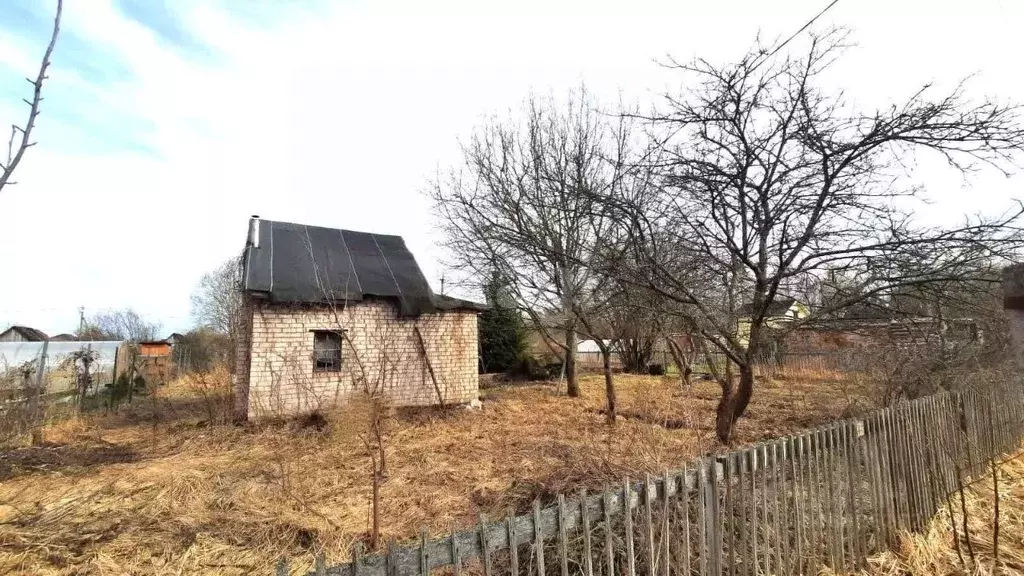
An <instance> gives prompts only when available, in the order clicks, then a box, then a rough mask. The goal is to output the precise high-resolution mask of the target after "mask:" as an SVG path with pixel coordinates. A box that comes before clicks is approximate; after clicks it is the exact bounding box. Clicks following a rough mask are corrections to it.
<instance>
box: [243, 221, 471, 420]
mask: <svg viewBox="0 0 1024 576" xmlns="http://www.w3.org/2000/svg"><path fill="white" fill-rule="evenodd" d="M241 274H242V285H243V286H242V288H243V306H242V314H241V315H240V316H241V319H240V321H239V330H238V333H239V337H238V338H237V348H236V366H235V376H234V378H235V380H234V388H235V416H236V419H239V420H242V419H254V418H259V417H263V416H282V415H289V414H297V413H303V412H311V411H315V410H320V409H324V408H327V407H329V406H331V405H334V404H338V403H342V402H344V401H345V400H346V399H347V398H348V397H350V396H352V395H353V394H357V393H362V392H365V391H368V390H369V391H373V392H376V393H380V394H382V395H383V396H384V397H386V398H387V399H388V400H389V401H390V402H391V403H392V404H393V405H395V406H428V405H435V404H446V405H447V404H462V403H468V402H471V401H473V400H476V399H477V398H478V396H479V388H478V375H477V372H478V370H477V367H478V362H479V359H478V351H477V313H478V312H480V311H481V310H483V309H484V308H485V307H484V306H483V305H480V304H477V303H474V302H469V301H466V300H459V299H455V298H450V297H447V296H443V295H438V294H434V293H433V292H432V291H431V289H430V285H429V284H428V283H427V280H426V278H425V277H424V276H423V273H422V272H421V271H420V269H419V266H418V265H417V264H416V260H415V259H414V258H413V256H412V253H411V252H409V250H408V248H406V246H405V242H404V241H403V240H402V238H401V237H399V236H387V235H381V234H370V233H366V232H353V231H350V230H338V229H331V228H322V227H317V226H306V225H303V224H293V223H289V222H277V221H271V220H261V219H259V217H256V216H254V217H253V218H252V219H251V220H250V222H249V235H248V239H247V241H246V247H245V251H244V253H243V255H242V270H241Z"/></svg>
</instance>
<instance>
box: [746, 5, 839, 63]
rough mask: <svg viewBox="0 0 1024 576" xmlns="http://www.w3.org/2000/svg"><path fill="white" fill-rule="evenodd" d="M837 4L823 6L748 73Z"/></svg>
mask: <svg viewBox="0 0 1024 576" xmlns="http://www.w3.org/2000/svg"><path fill="white" fill-rule="evenodd" d="M838 3H839V0H832V2H830V3H829V5H828V6H825V9H824V10H822V11H821V12H818V13H817V14H816V15H815V16H814V18H811V19H810V20H808V21H807V23H806V24H804V25H803V26H801V27H800V29H799V30H797V31H796V32H794V33H793V35H792V36H790V37H789V38H786V40H785V41H784V42H783V43H782V44H779V45H778V46H776V47H775V49H774V50H772V51H771V52H769V53H768V54H767V55H765V57H764V58H763V59H762V60H761V61H760V62H758V63H757V64H754V66H753V67H751V68H750V71H751V72H753V71H754V70H756V69H757V67H758V66H760V65H761V64H762V63H763V62H764V61H765V60H768V59H769V58H771V57H772V56H775V55H776V54H778V52H779V50H782V49H783V48H784V47H785V46H786V44H789V43H790V42H791V41H792V40H793V38H796V37H797V36H799V35H800V33H801V32H803V31H804V30H807V29H808V28H810V27H811V25H812V24H814V22H815V21H817V20H818V18H821V16H822V15H823V14H825V12H828V11H829V10H830V9H831V8H832V7H833V6H835V5H836V4H838Z"/></svg>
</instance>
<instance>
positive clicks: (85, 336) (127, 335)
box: [78, 308, 160, 343]
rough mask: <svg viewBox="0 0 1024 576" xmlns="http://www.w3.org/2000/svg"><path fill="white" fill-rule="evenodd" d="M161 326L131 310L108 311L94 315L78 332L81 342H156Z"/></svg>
mask: <svg viewBox="0 0 1024 576" xmlns="http://www.w3.org/2000/svg"><path fill="white" fill-rule="evenodd" d="M159 332H160V324H158V323H154V322H150V321H148V320H146V319H145V318H143V317H142V315H140V314H139V313H138V312H136V311H135V310H132V309H131V308H126V309H124V310H108V311H105V312H100V313H98V314H95V315H93V316H92V317H90V318H89V319H87V320H86V321H85V324H84V326H83V327H82V329H81V330H80V331H79V332H78V339H79V340H124V341H127V342H133V343H138V342H145V341H147V340H156V339H157V334H158V333H159Z"/></svg>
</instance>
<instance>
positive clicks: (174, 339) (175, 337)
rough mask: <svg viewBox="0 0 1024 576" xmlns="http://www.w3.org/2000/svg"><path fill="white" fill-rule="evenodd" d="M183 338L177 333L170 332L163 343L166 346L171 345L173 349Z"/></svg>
mask: <svg viewBox="0 0 1024 576" xmlns="http://www.w3.org/2000/svg"><path fill="white" fill-rule="evenodd" d="M183 338H184V336H183V335H181V334H178V333H177V332H172V333H171V335H170V336H168V337H167V338H164V342H167V343H168V344H170V345H171V347H174V346H176V345H177V344H178V342H181V340H182V339H183Z"/></svg>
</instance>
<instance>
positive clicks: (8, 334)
mask: <svg viewBox="0 0 1024 576" xmlns="http://www.w3.org/2000/svg"><path fill="white" fill-rule="evenodd" d="M47 338H48V336H47V335H46V332H43V331H42V330H36V329H35V328H29V327H28V326H11V327H10V328H8V329H7V330H4V331H3V332H0V342H43V341H45V340H46V339H47Z"/></svg>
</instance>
